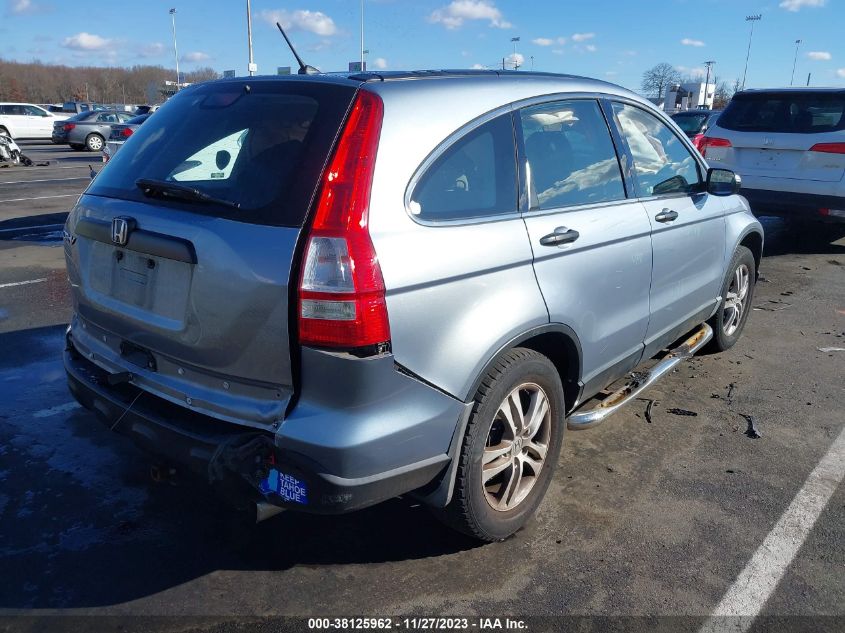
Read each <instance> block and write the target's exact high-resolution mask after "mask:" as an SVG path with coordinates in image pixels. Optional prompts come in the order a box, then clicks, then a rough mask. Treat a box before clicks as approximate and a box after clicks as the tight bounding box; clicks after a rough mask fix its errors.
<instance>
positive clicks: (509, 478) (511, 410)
mask: <svg viewBox="0 0 845 633" xmlns="http://www.w3.org/2000/svg"><path fill="white" fill-rule="evenodd" d="M551 424H552V419H551V409H550V406H549V398H548V396H547V395H546V392H545V391H544V390H543V388H542V387H540V386H539V385H537V384H535V383H523V384H521V385H519V386H517V387H516V388H515V389H513V390H512V391H511V392H510V393H509V394H508V396H507V397H506V398H505V399H504V401H503V402H502V403H501V404H500V405H499V408H498V410H497V411H496V415H495V417H494V418H493V422H492V424H491V426H490V431H489V433H488V435H487V442H486V443H485V447H484V453H483V455H482V462H481V466H482V469H481V485H482V487H483V488H484V497H485V499H486V500H487V503H488V504H490V507H492V508H493V509H494V510H498V511H499V512H506V511H508V510H513V509H514V508H515V507H517V506H518V505H519V504H520V503H522V502H523V501H524V500H525V498H526V497H527V496H528V494H529V493H530V492H531V489H532V488H533V487H534V484H536V483H537V480H538V478H539V475H540V471H541V470H542V469H543V464H544V463H545V460H546V454H547V453H548V448H549V441H550V439H551Z"/></svg>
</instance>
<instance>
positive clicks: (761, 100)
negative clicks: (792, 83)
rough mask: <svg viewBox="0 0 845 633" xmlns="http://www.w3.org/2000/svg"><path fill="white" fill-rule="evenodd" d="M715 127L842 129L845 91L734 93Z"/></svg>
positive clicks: (805, 131)
mask: <svg viewBox="0 0 845 633" xmlns="http://www.w3.org/2000/svg"><path fill="white" fill-rule="evenodd" d="M719 127H723V128H725V129H728V130H736V131H747V132H792V133H797V134H815V133H820V132H835V131H838V130H843V129H845V92H762V93H749V94H738V95H736V96H735V97H734V98H733V100H732V101H731V103H730V105H728V107H727V109H726V110H725V112H724V113H723V114H722V116H721V117H720V118H719Z"/></svg>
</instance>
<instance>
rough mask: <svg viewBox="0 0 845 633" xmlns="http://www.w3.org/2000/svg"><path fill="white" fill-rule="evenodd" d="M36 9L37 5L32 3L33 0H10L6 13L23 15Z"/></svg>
mask: <svg viewBox="0 0 845 633" xmlns="http://www.w3.org/2000/svg"><path fill="white" fill-rule="evenodd" d="M36 9H37V8H36V6H35V5H34V4H32V0H9V3H8V5H7V7H6V13H7V14H9V15H23V14H25V13H32V12H34V11H36Z"/></svg>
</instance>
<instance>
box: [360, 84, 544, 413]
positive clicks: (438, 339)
mask: <svg viewBox="0 0 845 633" xmlns="http://www.w3.org/2000/svg"><path fill="white" fill-rule="evenodd" d="M430 83H431V84H433V85H432V86H431V88H430V89H428V88H427V89H426V90H425V91H413V90H407V89H406V86H403V85H401V84H399V83H395V84H390V83H385V84H382V85H381V86H379V87H378V90H377V92H379V93H380V94H381V96H382V98H383V99H384V109H385V117H384V123H383V126H382V132H381V141H380V145H379V153H378V157H377V160H376V168H375V174H374V182H373V192H372V197H371V201H370V234H371V236H372V239H373V243H374V245H375V248H376V252H377V253H378V257H379V261H380V263H381V268H382V273H383V275H384V281H385V286H386V288H387V308H388V313H389V317H390V330H391V339H392V344H393V353H394V356H395V360H396V362H397V363H399V364H401V365H403V366H404V367H406V368H407V369H409V370H411V371H412V372H414V373H415V374H417V375H418V376H420V377H421V378H423V379H424V380H426V381H428V382H430V383H432V384H433V385H435V386H437V387H439V388H440V389H442V390H444V391H446V392H447V393H449V394H451V395H453V396H455V397H457V398H459V399H461V400H467V399H469V398H471V397H472V396H473V394H471V393H469V392H470V390H471V388H472V385H473V383H474V382H475V379H476V377H477V375H478V374H479V373H480V372H481V371H482V369H483V367H484V366H485V365H486V364H487V362H488V361H489V360H490V359H491V358H492V357H493V356H494V355H495V354H496V352H497V351H498V350H499V349H501V348H502V347H503V346H504V345H505V344H506V343H507V342H509V341H511V340H512V339H514V338H516V337H517V336H518V335H520V334H522V333H524V332H525V331H527V330H529V329H531V328H533V327H536V326H538V325H543V324H545V323H548V312H547V310H546V305H545V303H544V301H543V298H542V295H541V294H540V290H539V287H538V285H537V281H536V278H535V276H534V270H533V266H532V258H533V255H532V252H531V246H530V243H529V240H528V235H527V232H526V228H525V224H524V222H523V220H522V219H521V217H519V216H517V215H514V216H511V217H509V218H508V219H503V220H500V221H492V222H486V223H472V224H464V225H440V226H425V225H422V224H418V223H417V222H415V221H414V220H412V219H411V217H410V216H409V215H408V213H407V212H406V210H405V193H406V189H407V187H408V184H409V182H410V180H411V178H412V176H413V175H414V173H415V171H416V170H417V168H418V167H419V166H420V165H421V164H422V163H423V161H424V160H425V159H426V157H427V156H428V155H429V154H430V153H431V152H432V151H433V150H435V148H437V147H438V146H439V145H440V144H441V143H442V142H443V141H444V140H445V139H446V138H447V137H448V136H449V135H451V134H452V133H453V132H455V131H456V130H458V129H459V128H461V127H463V126H464V125H465V124H466V123H467V122H469V121H472V120H473V119H475V118H477V117H479V116H481V115H483V114H485V113H486V112H489V111H491V110H493V109H496V108H497V107H501V106H502V105H503V104H506V103H507V101H508V99H507V98H504V99H503V98H502V96H501V91H500V90H498V89H495V88H494V87H492V86H491V87H488V86H484V85H481V86H478V89H477V90H476V91H475V92H474V93H473V94H472V98H469V99H462V98H460V95H459V94H457V95H456V94H455V93H454V92H451V93H450V86H449V84H450V82H449V80H444V81H443V82H430ZM446 104H448V107H447V106H446Z"/></svg>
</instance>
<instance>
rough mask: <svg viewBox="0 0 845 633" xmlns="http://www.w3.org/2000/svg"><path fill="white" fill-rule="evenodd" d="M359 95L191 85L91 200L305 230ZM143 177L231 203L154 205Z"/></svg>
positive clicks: (331, 88)
mask: <svg viewBox="0 0 845 633" xmlns="http://www.w3.org/2000/svg"><path fill="white" fill-rule="evenodd" d="M354 94H355V88H354V87H353V86H339V85H335V84H322V83H317V82H313V83H310V82H309V83H306V82H303V81H252V82H250V81H249V80H243V81H238V82H210V83H206V84H200V85H197V86H194V87H191V88H188V89H186V90H184V91H182V92H180V93H179V94H178V95H176V96H175V97H173V98H172V99H171V100H170V101H169V102H168V103H167V104H166V106H165V107H163V108H162V109H161V110H159V111H158V112H157V113H156V115H155V117H153V118H152V119H150V120H149V121H147V122H146V123H145V124H144V125H143V126H141V127H140V128H138V130H137V131H136V132H135V134H133V135H132V137H131V138H130V139H129V141H128V142H127V145H126V147H125V148H124V149H123V150H121V151H120V152H119V153H118V154H116V155H115V157H114V158H112V159H111V160H110V161H109V163H108V164H107V166H106V167H105V168H104V169H103V170H102V172H101V173H100V174H99V175H98V176H97V178H96V180H94V182H92V183H91V186H90V187H89V189H88V191H87V193H89V194H92V195H98V196H107V197H111V198H120V199H124V200H136V201H144V202H148V203H150V204H154V205H156V206H160V207H163V208H167V207H172V208H177V209H180V210H184V211H190V212H193V213H202V214H206V215H213V216H217V217H226V218H229V219H233V220H238V221H242V222H249V223H253V224H267V225H273V226H301V225H302V223H303V221H304V219H305V214H306V213H307V210H308V206H309V203H310V201H311V198H312V196H313V193H314V191H315V189H316V187H317V184H318V181H319V178H320V174H321V173H322V170H323V166H324V164H325V162H326V159H327V157H328V154H329V151H330V150H331V147H332V144H333V142H334V139H335V137H336V135H337V132H338V129H339V128H340V125H341V123H342V121H343V119H344V116H345V114H346V111H347V109H348V108H349V104H350V103H351V101H352V98H353V96H354ZM139 179H144V180H155V181H163V182H166V183H174V184H178V185H182V186H189V187H191V188H194V189H197V190H199V191H200V192H202V193H203V194H207V195H208V196H212V197H213V198H215V199H217V200H220V201H226V202H229V203H233V204H218V203H216V202H196V201H185V200H177V199H167V200H163V199H161V198H160V197H153V198H148V197H145V196H144V194H143V193H142V191H141V189H139V188H138V186H137V185H136V184H135V183H136V181H138V180H139ZM234 205H238V208H233V206H234Z"/></svg>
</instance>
